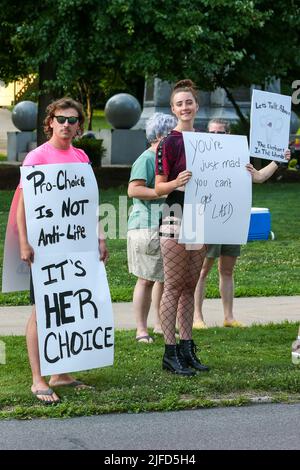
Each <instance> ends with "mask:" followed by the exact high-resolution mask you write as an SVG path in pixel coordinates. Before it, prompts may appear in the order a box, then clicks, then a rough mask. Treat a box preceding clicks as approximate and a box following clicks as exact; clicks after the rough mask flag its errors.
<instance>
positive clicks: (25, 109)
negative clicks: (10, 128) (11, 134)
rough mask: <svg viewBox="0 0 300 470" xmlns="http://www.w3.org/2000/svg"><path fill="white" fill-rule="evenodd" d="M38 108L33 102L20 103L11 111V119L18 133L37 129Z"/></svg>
mask: <svg viewBox="0 0 300 470" xmlns="http://www.w3.org/2000/svg"><path fill="white" fill-rule="evenodd" d="M37 114H38V107H37V104H36V103H33V101H20V103H18V104H16V106H15V107H14V108H13V110H12V114H11V119H12V122H13V123H14V125H15V126H16V128H17V129H19V130H20V131H33V130H35V129H36V127H37Z"/></svg>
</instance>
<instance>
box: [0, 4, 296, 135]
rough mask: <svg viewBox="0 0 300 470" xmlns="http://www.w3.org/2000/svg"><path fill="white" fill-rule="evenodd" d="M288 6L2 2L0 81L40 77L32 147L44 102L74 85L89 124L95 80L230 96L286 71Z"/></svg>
mask: <svg viewBox="0 0 300 470" xmlns="http://www.w3.org/2000/svg"><path fill="white" fill-rule="evenodd" d="M294 3H295V4H296V2H293V1H292V0H283V1H281V2H280V4H279V3H278V2H273V1H271V0H177V1H176V2H174V1H173V0H164V1H163V2H161V0H147V1H146V0H60V1H59V2H54V1H53V0H44V2H35V1H33V0H29V1H25V2H23V3H22V4H21V5H20V6H19V5H18V4H17V5H12V4H10V3H9V2H8V0H0V22H1V29H0V40H1V41H5V44H6V51H2V52H1V59H2V64H0V74H1V76H0V78H1V79H2V80H3V79H4V80H8V79H12V78H15V79H16V78H19V77H20V76H24V74H26V73H32V72H35V73H39V79H40V91H39V128H38V135H39V142H41V135H42V134H41V122H42V119H43V115H44V110H45V106H46V104H47V103H48V102H49V100H50V99H51V98H53V97H55V96H61V94H62V93H67V92H70V90H74V89H78V88H79V89H80V93H81V96H82V97H83V96H84V97H85V98H84V101H85V102H86V107H87V109H88V114H89V115H90V118H91V116H92V101H93V99H95V96H97V92H96V93H95V91H96V90H97V88H98V86H99V83H100V82H101V80H103V78H104V77H103V74H104V76H105V75H106V76H107V77H109V76H118V77H119V78H121V80H123V81H125V82H126V80H128V81H132V79H133V77H143V76H147V75H152V76H153V75H156V76H157V75H158V76H159V77H160V78H162V79H166V80H169V81H174V80H177V79H178V77H179V78H180V77H184V76H190V77H191V78H193V79H194V80H195V81H196V83H197V84H198V86H199V87H200V88H202V89H205V90H213V89H215V88H216V86H222V87H224V88H225V90H227V93H228V94H229V98H230V87H233V86H237V85H238V86H240V85H243V84H244V85H249V84H251V83H261V82H262V81H263V76H266V77H268V76H282V75H284V73H287V72H286V71H287V66H288V57H291V51H294V49H295V44H294V43H295V32H294V30H292V25H294V27H295V30H296V27H297V26H299V23H298V21H299V20H296V19H295V15H296V14H297V12H298V10H297V8H298V9H299V7H298V6H297V8H296V7H294V10H293V9H292V5H293V4H294ZM285 7H286V10H285ZM281 20H282V24H280V21H281ZM287 28H288V29H287ZM287 31H288V34H287ZM274 37H275V38H276V47H273V49H270V47H271V44H272V40H273V41H274ZM272 38H273V39H272ZM262 41H264V44H262ZM282 42H284V44H283V45H282V44H281V43H282ZM273 45H274V44H273ZM13 50H14V53H13V55H12V51H13ZM270 50H271V54H270ZM283 56H284V57H283ZM11 59H12V62H11V63H10V60H11ZM276 64H277V65H276ZM98 96H99V95H98Z"/></svg>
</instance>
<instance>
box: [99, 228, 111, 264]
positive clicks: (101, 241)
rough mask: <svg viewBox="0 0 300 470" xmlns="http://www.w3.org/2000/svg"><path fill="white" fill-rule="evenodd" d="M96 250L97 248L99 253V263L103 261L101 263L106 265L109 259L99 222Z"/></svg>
mask: <svg viewBox="0 0 300 470" xmlns="http://www.w3.org/2000/svg"><path fill="white" fill-rule="evenodd" d="M98 248H99V253H100V261H103V263H104V264H106V263H107V261H108V258H109V252H108V248H107V246H106V242H105V233H104V232H103V229H102V226H101V223H100V222H99V237H98Z"/></svg>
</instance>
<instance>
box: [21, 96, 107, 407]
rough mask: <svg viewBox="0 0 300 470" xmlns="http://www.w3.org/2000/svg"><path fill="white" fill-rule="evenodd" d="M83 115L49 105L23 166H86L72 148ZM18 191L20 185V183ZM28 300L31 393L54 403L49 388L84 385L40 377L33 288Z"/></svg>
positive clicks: (68, 103)
mask: <svg viewBox="0 0 300 470" xmlns="http://www.w3.org/2000/svg"><path fill="white" fill-rule="evenodd" d="M83 124H84V114H83V110H82V106H81V104H80V103H78V102H77V101H74V100H73V99H71V98H61V99H59V100H57V101H54V102H53V103H51V104H50V105H49V106H48V108H47V114H46V118H45V121H44V132H45V134H46V135H47V137H48V141H47V142H46V143H44V144H42V145H40V146H39V147H37V148H36V149H35V150H32V151H31V152H29V153H28V155H27V157H26V158H25V160H24V163H23V165H27V166H29V165H45V164H54V163H80V162H82V163H88V162H89V158H88V156H87V155H86V154H85V152H84V151H83V150H81V149H78V148H75V147H73V145H72V141H73V139H74V138H75V137H76V136H77V135H80V134H81V133H82V132H83ZM20 188H21V189H22V185H21V184H20ZM20 193H21V194H20V199H19V203H18V208H17V226H18V232H19V244H20V256H21V259H22V260H23V261H25V262H26V263H28V264H29V266H30V265H31V263H33V262H34V251H33V248H32V247H31V246H30V244H29V242H28V238H27V229H26V219H25V207H24V198H23V191H22V190H21V191H20ZM99 250H100V259H101V260H102V261H104V262H106V261H107V259H108V251H107V248H106V244H105V240H104V238H102V237H101V236H100V239H99ZM30 299H31V303H32V305H33V309H32V314H31V316H30V318H29V320H28V324H27V328H26V341H27V350H28V356H29V362H30V367H31V371H32V386H31V391H32V393H33V394H34V395H35V396H36V397H37V399H38V400H40V401H41V402H42V403H45V404H53V403H58V402H59V401H60V399H59V397H58V396H57V394H56V393H55V392H54V391H53V389H52V388H51V387H55V386H73V387H76V388H77V389H78V388H87V385H85V384H83V383H81V382H79V381H78V380H75V378H74V377H72V376H71V375H69V374H59V375H52V376H51V378H50V380H49V384H48V383H47V382H46V380H45V378H44V377H42V376H41V370H40V360H39V350H38V337H37V323H36V309H35V300H34V292H33V286H32V282H31V286H30Z"/></svg>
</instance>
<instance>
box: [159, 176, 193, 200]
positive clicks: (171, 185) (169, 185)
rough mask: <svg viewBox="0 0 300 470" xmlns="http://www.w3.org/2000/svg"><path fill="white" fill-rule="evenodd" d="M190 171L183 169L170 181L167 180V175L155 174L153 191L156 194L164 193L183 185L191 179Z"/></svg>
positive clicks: (161, 194)
mask: <svg viewBox="0 0 300 470" xmlns="http://www.w3.org/2000/svg"><path fill="white" fill-rule="evenodd" d="M191 177H192V172H191V171H188V170H184V171H182V172H181V173H179V175H178V176H177V178H176V179H174V180H172V181H167V180H168V177H167V176H165V175H156V177H155V192H156V193H157V194H158V196H163V195H164V194H170V193H171V192H172V191H174V190H175V189H178V188H180V187H182V186H185V185H186V183H187V182H188V181H189V180H190V179H191Z"/></svg>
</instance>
